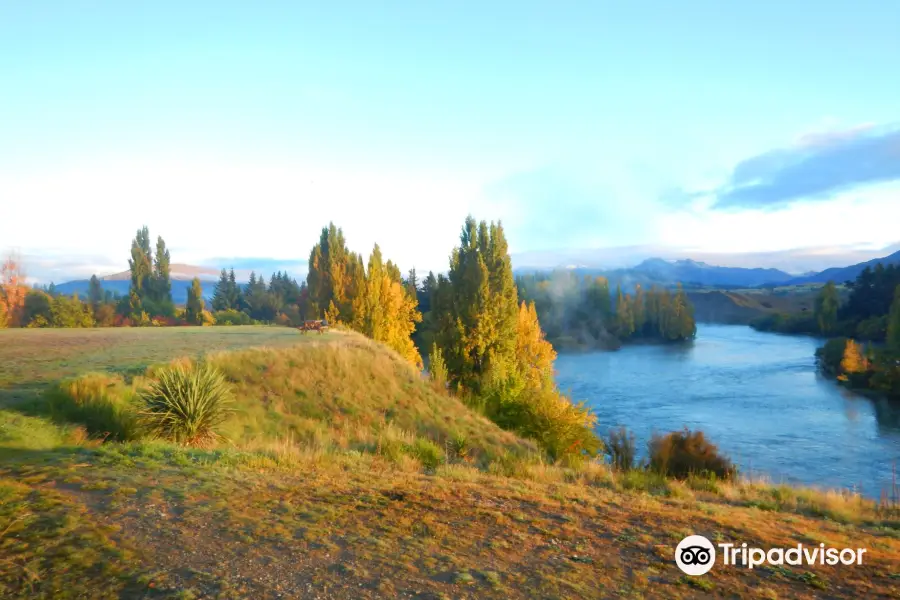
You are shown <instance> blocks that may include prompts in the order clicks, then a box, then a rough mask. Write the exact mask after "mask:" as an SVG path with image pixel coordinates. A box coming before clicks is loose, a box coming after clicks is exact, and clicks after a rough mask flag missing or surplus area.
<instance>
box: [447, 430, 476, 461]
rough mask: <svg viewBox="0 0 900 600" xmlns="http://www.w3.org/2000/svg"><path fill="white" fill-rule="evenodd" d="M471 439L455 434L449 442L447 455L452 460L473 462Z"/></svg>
mask: <svg viewBox="0 0 900 600" xmlns="http://www.w3.org/2000/svg"><path fill="white" fill-rule="evenodd" d="M470 452H471V448H469V438H467V437H466V436H465V435H464V434H462V433H457V434H455V435H454V436H453V437H452V438H450V439H449V440H448V441H447V455H448V456H449V458H450V459H451V460H455V461H462V462H468V461H469V460H471V458H472V457H471V456H470Z"/></svg>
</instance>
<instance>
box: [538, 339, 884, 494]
mask: <svg viewBox="0 0 900 600" xmlns="http://www.w3.org/2000/svg"><path fill="white" fill-rule="evenodd" d="M820 344H821V340H817V339H814V338H810V337H804V336H787V335H778V334H773V333H762V332H758V331H754V330H753V329H751V328H750V327H747V326H743V325H702V324H701V325H698V329H697V339H696V340H695V341H694V342H693V343H689V344H685V345H680V346H679V345H671V346H670V345H634V346H625V347H623V348H622V349H621V350H619V351H616V352H590V353H584V354H560V355H559V358H558V359H557V361H556V370H557V381H558V383H559V385H560V388H561V389H563V390H566V391H570V392H571V394H572V397H573V398H574V399H575V400H586V401H587V403H588V404H589V405H590V406H591V407H592V408H593V409H594V411H595V412H596V413H597V415H598V417H599V428H600V431H601V432H602V433H604V434H605V433H606V431H607V430H608V428H610V427H616V426H619V425H625V426H626V427H628V428H629V429H631V430H632V431H633V432H634V433H635V435H636V437H637V443H638V451H639V452H640V454H641V455H642V456H643V455H644V454H645V452H646V442H647V440H648V439H649V438H650V436H651V434H652V433H653V432H654V431H659V432H668V431H674V430H676V429H681V428H682V427H684V426H688V427H690V428H692V429H701V430H703V431H704V433H706V434H707V436H708V437H709V438H710V439H711V440H712V441H713V442H714V443H716V444H717V445H718V446H719V448H720V449H722V450H724V451H725V452H726V453H727V454H728V455H729V456H731V458H732V459H733V460H734V461H735V462H737V464H738V465H739V466H740V468H741V470H742V471H743V472H744V473H750V472H751V471H752V474H753V475H755V476H758V475H765V476H767V477H768V478H769V479H770V480H771V481H773V482H775V483H778V482H785V483H793V484H804V485H814V486H818V487H844V488H854V487H855V488H856V489H857V490H859V491H861V492H862V493H864V494H865V495H867V496H871V497H877V496H878V495H879V494H880V493H881V490H882V489H885V490H888V489H889V488H890V484H891V466H892V464H893V463H895V462H898V463H900V404H889V403H888V402H886V401H884V400H872V399H869V398H866V397H863V396H859V395H856V394H853V393H850V392H848V391H847V390H844V389H843V388H841V387H839V386H838V385H836V384H835V383H834V382H832V381H830V380H828V379H827V378H825V377H823V376H821V375H819V374H818V373H817V372H816V367H815V357H814V355H813V353H814V352H815V349H816V348H817V347H818V346H819V345H820ZM898 467H900V465H898ZM898 476H900V473H898Z"/></svg>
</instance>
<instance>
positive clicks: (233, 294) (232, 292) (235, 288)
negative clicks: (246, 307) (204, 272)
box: [228, 267, 244, 310]
mask: <svg viewBox="0 0 900 600" xmlns="http://www.w3.org/2000/svg"><path fill="white" fill-rule="evenodd" d="M243 304H244V294H243V292H242V291H241V286H239V285H238V283H237V279H235V275H234V267H231V270H230V271H228V308H233V309H235V310H241V309H242V308H243Z"/></svg>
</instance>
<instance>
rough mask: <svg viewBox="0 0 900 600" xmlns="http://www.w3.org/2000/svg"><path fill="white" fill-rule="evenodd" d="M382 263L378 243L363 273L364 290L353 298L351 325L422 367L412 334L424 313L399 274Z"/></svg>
mask: <svg viewBox="0 0 900 600" xmlns="http://www.w3.org/2000/svg"><path fill="white" fill-rule="evenodd" d="M389 264H391V263H390V261H388V264H387V265H386V264H384V263H383V262H382V256H381V249H380V248H379V247H378V244H375V247H374V249H373V250H372V254H371V256H370V257H369V266H368V270H367V271H366V272H365V274H364V280H363V282H362V284H361V285H362V291H361V293H360V294H358V295H357V296H356V297H355V298H354V299H353V308H352V311H353V322H352V324H351V325H352V327H353V328H354V329H356V330H357V331H359V332H360V333H362V334H363V335H366V336H368V337H370V338H372V339H373V340H376V341H379V342H384V343H385V344H386V345H388V346H389V347H391V348H393V349H394V350H396V351H397V353H399V354H400V355H401V356H403V357H404V358H406V359H407V360H409V361H410V362H411V363H413V364H414V365H416V367H418V368H422V357H421V356H420V355H419V351H418V350H417V349H416V346H415V344H414V343H413V341H412V333H413V331H414V330H415V326H416V323H418V322H419V321H421V320H422V315H421V313H419V311H418V310H416V305H417V301H416V298H415V297H410V296H409V294H408V293H407V292H406V289H405V288H404V287H403V285H402V284H401V283H400V281H399V280H398V279H397V278H395V276H396V275H397V274H398V273H399V271H398V272H396V273H395V272H394V270H393V269H389V268H388V265H389Z"/></svg>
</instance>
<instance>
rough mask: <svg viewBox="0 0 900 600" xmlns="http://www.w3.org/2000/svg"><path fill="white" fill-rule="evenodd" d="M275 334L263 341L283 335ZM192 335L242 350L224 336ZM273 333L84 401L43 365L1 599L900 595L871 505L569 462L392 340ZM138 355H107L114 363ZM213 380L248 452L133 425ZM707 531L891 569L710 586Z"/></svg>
mask: <svg viewBox="0 0 900 600" xmlns="http://www.w3.org/2000/svg"><path fill="white" fill-rule="evenodd" d="M251 330H252V331H254V332H256V333H255V334H254V339H256V336H259V335H262V332H263V331H264V330H261V329H256V328H253V329H250V328H248V331H251ZM66 333H67V332H61V335H62V336H63V337H65V334H66ZM39 335H41V336H42V339H43V340H45V341H46V340H50V339H52V338H53V336H48V335H47V334H46V333H45V332H39ZM157 335H158V334H156V333H154V332H148V331H134V332H133V333H130V334H128V335H127V336H123V337H119V338H118V339H119V340H121V342H120V343H122V344H123V345H126V344H129V343H130V341H133V340H135V339H149V338H150V337H154V336H157ZM191 335H195V336H199V337H201V338H202V337H204V336H209V339H211V340H220V341H221V333H220V332H217V331H214V330H209V329H207V330H206V331H205V332H204V331H203V330H199V329H198V330H197V331H196V333H194V334H191ZM232 335H236V334H232ZM269 335H271V336H273V339H276V340H278V344H279V347H253V348H242V349H232V350H227V351H213V352H209V353H205V354H202V353H195V352H189V353H188V354H187V355H185V356H181V357H180V358H178V356H179V355H180V354H181V353H182V351H183V350H184V347H183V346H182V345H180V344H172V346H171V348H170V349H169V353H170V356H169V360H167V361H164V362H158V361H157V359H158V358H159V357H160V356H161V355H162V354H164V348H161V347H153V348H151V349H149V350H150V351H148V352H146V353H145V355H144V356H145V358H144V359H143V360H144V361H145V364H144V366H143V367H142V368H141V369H137V368H136V366H130V367H129V369H127V370H125V371H122V370H118V371H117V372H112V373H110V372H103V371H102V364H99V363H95V362H92V361H91V360H90V359H89V357H81V360H82V362H80V363H79V364H85V365H88V366H89V367H90V369H91V370H92V371H93V372H90V373H87V374H85V375H82V376H77V377H70V378H68V379H64V380H63V381H61V382H59V381H57V382H54V380H53V378H52V375H51V376H50V377H42V374H46V373H50V374H53V373H58V372H59V371H60V368H59V367H58V366H57V365H55V364H52V363H49V362H48V363H46V364H43V367H42V368H43V369H44V370H43V371H41V369H37V370H34V371H33V373H34V377H35V379H34V381H36V382H38V381H40V382H41V385H42V386H43V387H40V388H39V389H40V391H41V396H40V399H38V400H33V401H31V402H22V401H17V402H14V403H11V404H6V405H4V404H0V532H2V533H0V555H2V556H3V560H2V561H0V596H3V597H12V598H16V597H22V598H42V597H47V598H50V597H53V598H66V597H72V598H75V597H85V596H91V597H109V598H117V597H123V596H124V597H147V598H157V597H168V598H170V597H178V598H200V597H218V598H244V597H254V598H268V597H273V598H274V597H285V596H287V597H303V596H305V595H313V596H315V595H318V596H319V597H322V598H395V597H399V596H414V597H419V598H434V599H437V598H442V597H446V596H450V597H479V598H482V597H484V598H530V597H546V598H585V597H605V596H611V595H612V596H632V597H676V598H677V597H683V598H691V597H696V594H698V593H700V592H704V593H707V594H711V595H724V596H734V595H740V596H757V597H769V598H778V597H808V598H815V597H821V596H822V595H823V594H824V595H831V596H846V595H855V596H860V597H895V596H896V595H897V594H898V592H900V571H898V570H897V568H896V565H897V564H900V516H898V514H897V512H896V509H895V508H891V507H885V506H883V505H881V504H879V503H877V502H873V501H871V500H868V499H865V498H862V497H861V496H859V495H857V494H852V493H848V492H840V491H818V490H811V489H802V488H794V487H790V486H784V485H771V484H769V483H767V482H764V481H747V480H743V479H740V478H738V479H735V480H722V479H717V478H716V477H711V476H705V475H700V474H689V475H688V476H687V477H683V478H681V479H679V480H676V479H672V478H667V477H665V476H663V475H661V474H659V473H656V472H653V471H651V470H648V469H641V468H628V469H623V470H616V469H613V468H611V467H610V466H609V465H607V464H604V463H602V462H600V461H593V460H592V461H583V462H577V461H576V462H571V461H559V462H556V463H554V462H551V461H548V460H547V459H546V456H545V455H543V453H541V452H540V451H539V450H538V448H537V446H536V445H535V444H533V443H532V442H530V441H527V440H523V439H521V438H519V437H518V436H516V435H514V434H513V433H510V432H507V431H503V430H502V429H500V428H499V427H498V426H497V425H495V424H494V423H492V422H491V421H489V420H487V419H486V418H484V417H483V416H481V415H479V414H477V413H476V412H474V411H473V410H472V409H470V408H469V407H468V406H466V405H465V404H464V403H462V402H460V401H459V400H458V399H456V398H454V397H452V396H450V395H448V394H446V393H445V392H444V391H442V390H440V389H438V388H436V387H435V386H434V385H433V384H432V383H430V382H429V381H427V380H426V379H425V378H424V377H423V376H422V375H421V374H420V373H419V372H418V371H417V370H416V369H415V368H414V367H413V366H412V365H411V364H410V363H409V362H408V361H406V360H404V359H403V358H401V357H400V356H399V355H397V354H396V353H395V352H393V351H392V350H390V349H388V348H387V347H385V346H384V345H382V344H380V343H377V342H373V341H371V340H368V339H366V338H364V337H362V336H360V335H358V334H343V333H342V334H338V333H335V334H330V335H327V336H321V337H320V336H314V337H313V336H308V337H305V338H304V337H302V336H299V335H298V336H296V337H294V338H293V340H294V343H293V344H287V341H288V339H287V338H286V337H285V335H284V331H283V330H278V329H276V328H269ZM159 339H160V340H168V343H170V344H171V341H172V340H175V339H181V338H180V337H174V336H169V337H165V336H163V337H160V338H159ZM191 344H192V345H191V346H190V348H191V349H195V348H199V347H200V346H201V345H202V344H199V343H198V341H197V340H193V341H192V342H191ZM193 344H196V345H193ZM282 344H283V345H282ZM70 351H73V352H74V351H76V350H75V349H72V348H70ZM134 351H135V350H134V349H132V352H134ZM142 351H143V350H142ZM0 354H2V351H0ZM115 354H116V350H115V348H110V347H105V348H103V350H102V353H101V354H99V355H98V356H100V357H101V359H100V360H106V358H105V357H109V356H112V355H115ZM129 360H130V361H131V364H132V365H134V364H135V363H134V362H133V361H134V360H135V358H134V356H132V357H131V358H130V359H129ZM200 362H203V363H205V364H208V365H211V366H214V367H215V368H216V369H217V370H218V371H219V372H220V373H221V374H222V375H223V377H224V378H225V379H226V380H227V381H228V382H229V383H228V384H229V388H230V393H231V394H232V397H233V408H234V409H235V411H234V413H232V414H231V415H230V417H229V420H228V421H226V422H225V423H224V424H223V427H222V428H221V433H222V434H223V435H224V436H225V437H226V438H228V440H229V441H228V442H219V443H218V444H217V445H215V446H214V447H210V448H187V447H183V446H179V445H176V444H173V443H171V442H166V441H160V440H153V439H151V437H150V436H148V434H147V432H146V431H145V430H143V429H142V427H141V423H140V420H139V419H138V420H136V421H132V418H134V417H135V416H136V415H137V413H138V412H139V410H140V403H141V393H142V391H143V390H145V389H146V388H147V387H148V385H149V384H150V382H152V381H154V380H155V379H156V378H157V377H158V375H159V373H160V372H162V371H163V370H165V369H169V368H171V367H172V366H181V367H188V366H191V365H195V364H197V363H200ZM25 366H28V365H25ZM28 367H29V371H30V372H31V370H32V368H33V367H34V365H33V364H32V365H30V366H28ZM0 399H2V396H0ZM689 533H700V534H704V535H707V537H709V538H710V539H713V540H731V541H737V542H738V543H740V542H742V541H746V542H748V544H751V545H759V546H762V547H776V546H787V545H796V543H797V542H798V541H799V542H802V543H804V544H808V545H809V544H812V545H815V544H818V543H819V542H820V541H821V542H827V543H829V544H832V545H842V546H848V547H850V546H853V547H857V546H859V547H866V548H868V549H869V553H868V554H867V562H866V563H865V564H864V565H863V566H862V567H859V568H856V567H853V568H848V569H847V570H843V571H841V572H840V573H838V572H836V571H834V569H832V568H829V567H818V566H812V567H806V566H804V567H791V568H769V569H754V570H753V571H748V570H741V569H733V570H728V569H714V570H713V571H712V572H711V573H710V574H709V575H708V576H706V577H705V578H702V579H692V578H685V577H683V576H682V575H681V573H680V571H678V570H677V568H676V567H675V566H674V562H673V554H672V553H673V549H674V546H675V545H676V544H677V542H678V541H679V540H680V539H681V538H682V537H684V536H685V535H687V534H689Z"/></svg>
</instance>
